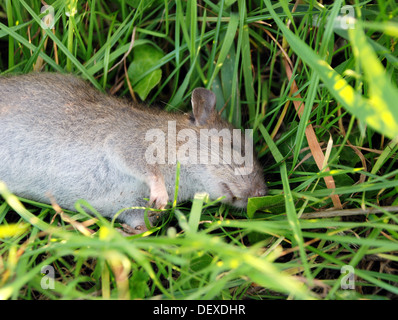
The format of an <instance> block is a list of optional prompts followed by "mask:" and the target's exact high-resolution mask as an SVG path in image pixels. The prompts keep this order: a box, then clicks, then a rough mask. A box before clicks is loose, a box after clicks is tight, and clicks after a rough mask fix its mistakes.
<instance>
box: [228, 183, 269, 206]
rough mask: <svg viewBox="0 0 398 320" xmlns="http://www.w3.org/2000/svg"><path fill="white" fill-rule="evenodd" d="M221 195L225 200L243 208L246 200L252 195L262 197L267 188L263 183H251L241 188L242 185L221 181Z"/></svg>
mask: <svg viewBox="0 0 398 320" xmlns="http://www.w3.org/2000/svg"><path fill="white" fill-rule="evenodd" d="M221 189H222V193H223V195H224V196H225V197H226V198H225V202H227V203H229V204H231V205H233V206H235V207H238V208H245V207H246V206H247V200H248V199H249V198H254V197H264V196H266V195H267V194H268V188H267V186H266V185H265V183H264V182H263V181H262V182H261V183H253V185H252V186H250V187H249V188H246V189H244V188H242V186H235V185H233V184H229V185H228V184H226V183H224V182H222V183H221Z"/></svg>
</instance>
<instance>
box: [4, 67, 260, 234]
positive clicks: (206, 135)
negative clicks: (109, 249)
mask: <svg viewBox="0 0 398 320" xmlns="http://www.w3.org/2000/svg"><path fill="white" fill-rule="evenodd" d="M191 102H192V114H191V115H189V114H176V113H167V112H164V111H160V110H154V109H152V108H149V107H148V106H144V105H134V104H131V103H129V102H127V101H125V100H122V99H119V98H115V97H112V96H109V95H106V94H103V93H101V92H99V91H97V90H96V89H94V88H93V87H92V86H91V85H89V84H88V83H87V82H85V81H83V80H81V79H79V78H77V77H75V76H73V75H64V74H57V73H32V74H27V75H18V76H4V77H0V128H1V129H0V130H1V135H0V159H1V160H0V161H1V165H0V180H3V181H4V182H5V183H6V184H7V185H8V187H9V188H10V190H11V191H12V192H13V193H15V194H16V195H18V196H20V197H24V198H27V199H31V200H35V201H39V202H44V203H49V198H48V194H51V195H52V196H53V197H54V199H55V200H56V201H57V203H58V204H59V205H60V206H61V207H63V208H66V209H70V210H75V209H74V204H75V202H76V201H77V200H78V199H85V200H87V201H88V202H89V203H90V204H91V205H92V206H93V207H94V208H96V209H97V210H98V211H99V212H100V213H101V214H102V215H103V216H105V217H108V218H111V217H113V216H114V215H115V213H116V212H118V211H119V210H120V209H123V208H128V207H135V206H142V207H145V206H147V205H148V204H147V202H146V200H145V198H149V204H150V205H152V206H153V207H154V208H156V209H163V208H165V206H166V205H167V203H168V201H169V199H173V197H174V191H175V176H176V163H177V161H179V162H180V166H181V167H180V168H181V169H180V181H179V192H178V201H184V200H189V199H192V198H193V197H194V195H195V193H197V192H207V193H208V194H209V196H210V198H211V199H217V198H219V197H225V198H224V199H223V200H222V201H224V202H225V203H228V204H230V205H232V206H235V207H240V208H244V207H245V206H246V205H247V199H248V198H249V197H258V196H264V195H266V193H267V188H266V185H265V183H264V179H263V174H262V168H261V166H260V165H259V163H258V161H257V159H255V157H254V156H253V145H252V144H251V140H250V138H251V137H250V131H249V133H248V134H246V133H245V134H243V133H242V132H241V130H238V129H235V128H234V127H233V126H231V124H229V123H228V122H226V121H224V120H223V119H221V117H220V116H219V114H218V113H217V111H216V109H215V105H216V99H215V95H214V93H212V92H211V91H209V90H206V89H203V88H197V89H195V90H194V91H193V92H192V99H191ZM155 216H156V215H152V217H151V218H150V220H151V222H152V223H153V222H154V221H155V220H156V218H155ZM118 219H119V220H120V221H121V222H122V223H125V224H127V225H128V226H129V227H130V229H131V230H135V232H137V233H139V232H142V231H144V230H146V227H145V222H144V210H132V209H129V210H126V211H124V212H123V213H121V214H120V216H119V217H118Z"/></svg>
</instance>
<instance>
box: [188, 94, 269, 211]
mask: <svg viewBox="0 0 398 320" xmlns="http://www.w3.org/2000/svg"><path fill="white" fill-rule="evenodd" d="M192 111H193V117H192V118H191V122H192V124H194V125H195V126H196V127H197V129H198V130H199V135H200V139H199V141H198V146H199V155H198V159H199V163H200V167H201V169H202V170H203V169H204V172H203V174H200V175H199V179H200V180H201V183H202V184H203V185H204V186H205V188H206V191H208V192H209V193H210V197H211V198H219V197H222V196H225V198H224V202H226V203H228V204H231V205H233V206H235V207H239V208H245V207H246V205H247V199H248V198H251V197H261V196H265V195H266V194H267V187H266V185H265V182H264V177H263V172H262V168H261V166H260V164H259V163H258V160H257V159H256V157H255V156H254V151H253V141H252V140H253V138H252V130H249V129H246V130H245V132H244V133H243V132H242V131H241V130H240V129H236V128H234V127H233V126H232V125H231V124H230V123H228V122H227V121H225V120H223V119H222V118H221V117H220V115H219V114H218V112H217V111H216V97H215V94H214V93H213V92H211V91H209V90H206V89H204V88H197V89H195V90H194V91H193V92H192Z"/></svg>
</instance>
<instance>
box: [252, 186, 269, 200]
mask: <svg viewBox="0 0 398 320" xmlns="http://www.w3.org/2000/svg"><path fill="white" fill-rule="evenodd" d="M252 194H253V195H252V197H264V196H266V195H267V194H268V188H267V186H265V185H264V186H257V187H255V188H254V190H253V193H252ZM249 198H250V197H249Z"/></svg>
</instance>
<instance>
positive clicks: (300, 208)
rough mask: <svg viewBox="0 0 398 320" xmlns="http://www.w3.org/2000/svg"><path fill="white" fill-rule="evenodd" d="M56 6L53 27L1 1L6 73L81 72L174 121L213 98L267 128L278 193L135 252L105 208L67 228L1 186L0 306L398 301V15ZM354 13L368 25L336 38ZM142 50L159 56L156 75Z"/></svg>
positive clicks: (186, 216) (32, 9) (149, 239)
mask: <svg viewBox="0 0 398 320" xmlns="http://www.w3.org/2000/svg"><path fill="white" fill-rule="evenodd" d="M48 3H49V4H51V5H52V6H53V7H54V14H55V20H56V21H55V28H54V30H51V29H46V30H42V29H41V28H40V21H41V18H42V17H43V16H44V15H43V14H42V15H40V8H41V2H40V1H38V0H31V1H28V0H19V1H8V0H7V1H5V2H2V3H1V4H0V44H1V46H0V54H1V56H0V72H1V74H9V73H16V72H19V73H27V72H31V71H33V70H47V71H57V72H72V73H75V74H77V75H80V76H82V77H84V78H85V79H87V81H90V82H91V83H92V84H93V85H94V86H95V87H97V88H98V89H99V90H103V91H108V92H112V94H114V95H117V96H125V97H128V98H133V99H136V100H140V97H141V98H143V99H145V101H146V102H148V103H157V104H159V105H160V106H161V107H163V108H165V109H167V110H169V111H173V110H176V109H179V110H184V111H185V110H189V108H190V106H189V100H190V99H189V93H190V92H191V90H193V89H194V88H195V87H198V86H203V87H207V88H209V89H212V90H213V91H214V92H215V94H216V96H217V108H218V109H219V110H223V113H222V114H223V116H224V117H225V118H226V119H228V120H229V121H230V122H232V123H234V124H235V125H236V126H238V127H241V128H253V129H254V138H255V146H256V149H257V151H258V155H259V158H260V161H261V163H262V164H263V166H264V174H265V177H266V181H267V183H268V185H269V188H270V195H269V196H267V197H264V198H260V199H252V200H249V206H248V210H247V212H246V211H244V212H241V211H236V210H232V209H231V208H229V207H227V206H225V205H222V204H220V203H219V202H217V201H214V202H209V201H208V200H207V198H206V197H203V196H201V195H198V196H197V197H196V198H195V199H193V200H192V202H189V203H183V204H175V203H174V204H173V205H172V207H171V208H170V209H169V210H168V213H167V214H166V216H165V219H164V220H163V221H161V222H160V223H159V225H158V226H157V227H156V228H154V229H153V230H151V231H150V232H147V233H145V234H142V235H138V236H132V237H123V236H122V235H121V234H120V233H119V232H118V231H116V230H115V229H114V226H112V224H111V222H109V221H107V220H105V219H103V218H101V216H100V214H99V213H97V212H96V211H95V209H94V208H92V210H91V212H85V211H84V210H83V209H82V208H81V206H79V204H77V213H75V212H67V211H65V212H62V213H61V212H57V213H56V212H55V211H54V209H53V208H52V207H51V206H48V205H44V204H38V203H34V202H32V201H29V200H26V199H19V198H17V197H15V196H14V195H12V194H10V193H9V192H8V190H7V188H6V186H5V185H4V184H1V183H0V193H1V195H2V196H3V199H4V201H0V298H1V299H26V300H30V299H136V298H140V299H141V298H142V299H151V298H156V299H258V300H262V299H264V300H271V299H312V298H315V299H363V298H367V299H391V298H394V297H395V298H396V297H397V296H398V289H397V288H398V287H397V283H398V275H397V271H398V258H397V253H398V227H397V222H398V216H397V212H398V197H397V193H398V164H397V160H398V159H397V151H398V145H397V139H398V124H397V123H398V107H397V103H396V101H398V89H397V85H398V84H397V81H398V76H397V75H398V70H397V69H398V54H397V52H398V47H397V43H398V19H397V16H398V5H397V3H396V1H394V0H384V1H363V2H359V1H357V0H356V1H351V2H350V3H348V2H344V1H329V2H326V4H323V5H322V4H320V3H318V2H315V1H303V3H302V4H300V5H298V6H297V7H295V6H294V3H295V2H289V1H267V0H264V1H260V0H251V1H242V0H237V1H233V0H225V1H217V2H216V1H208V0H203V1H191V0H190V1H181V0H177V1H167V0H164V1H163V0H154V1H136V0H119V1H112V2H110V1H105V0H88V1H71V2H65V1H61V0H58V1H48ZM327 3H330V4H327ZM346 4H349V5H352V10H353V12H354V13H355V17H356V18H357V23H355V27H354V29H348V30H346V29H335V28H334V26H333V21H334V20H333V18H334V17H336V16H337V15H339V14H344V12H343V13H342V12H341V7H342V6H343V5H346ZM69 5H71V7H70V6H69ZM73 7H75V9H76V10H75V11H74V10H72V9H73ZM66 11H68V12H70V14H69V15H67V14H66ZM73 12H74V13H73ZM328 17H329V19H328ZM313 19H317V26H314V25H313ZM134 32H135V39H134V40H132V34H133V33H134ZM144 46H149V47H150V48H154V49H155V50H157V52H159V54H156V55H154V54H150V52H151V51H148V57H146V58H148V59H149V60H145V59H143V60H142V61H145V66H144V65H143V64H144V62H140V60H139V59H138V63H137V60H136V57H135V56H134V50H135V48H138V47H141V50H140V52H145V50H144V49H143V48H145V47H144ZM160 53H162V54H160ZM153 56H157V57H158V58H157V59H155V60H153V59H152V60H151V59H150V58H151V57H153ZM140 58H141V59H142V58H143V57H142V56H140ZM148 61H149V62H148ZM140 63H141V68H140ZM132 64H135V66H134V68H135V69H134V70H139V71H135V72H134V74H135V75H134V78H133V77H131V78H130V79H129V83H127V81H126V80H125V79H123V77H124V76H125V75H127V74H128V71H129V67H130V66H131V65H132ZM159 74H160V78H159ZM120 83H121V85H120V86H118V85H119V84H120ZM129 87H131V88H132V90H130V89H129ZM140 87H141V88H142V87H144V88H145V90H141V89H140ZM132 91H135V93H134V94H132ZM301 107H303V108H302V109H301V111H300V114H299V113H298V110H300V108H301ZM309 124H310V125H309ZM0 130H1V128H0ZM0 161H1V160H0ZM0 165H1V163H0ZM0 179H1V177H0ZM180 187H181V186H180ZM21 201H22V203H21ZM333 208H334V210H333V211H332V212H331V213H330V214H328V210H330V209H333ZM352 210H354V211H352ZM89 213H91V215H90V214H89ZM92 215H93V216H94V217H96V218H95V219H93V217H92ZM117 226H118V225H117V224H116V227H117ZM46 266H50V267H52V268H53V269H50V272H51V270H53V271H54V272H53V275H54V283H53V284H54V286H53V287H50V288H49V287H48V285H50V284H52V282H51V279H49V277H50V276H52V274H46V272H47V271H45V269H42V268H43V267H46ZM345 266H351V267H352V269H351V270H353V272H354V274H355V288H354V289H348V290H344V289H342V283H343V284H344V283H346V278H347V274H346V273H344V272H343V273H341V270H342V268H343V267H345Z"/></svg>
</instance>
